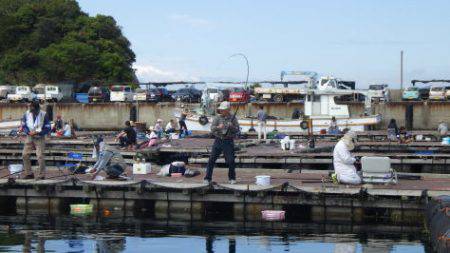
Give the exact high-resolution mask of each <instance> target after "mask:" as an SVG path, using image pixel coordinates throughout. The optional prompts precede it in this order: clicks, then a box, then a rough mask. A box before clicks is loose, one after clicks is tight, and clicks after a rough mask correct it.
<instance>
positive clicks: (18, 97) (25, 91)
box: [6, 85, 36, 102]
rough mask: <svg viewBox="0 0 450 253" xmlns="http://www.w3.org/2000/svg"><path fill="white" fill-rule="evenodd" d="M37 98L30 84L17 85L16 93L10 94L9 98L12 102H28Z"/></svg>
mask: <svg viewBox="0 0 450 253" xmlns="http://www.w3.org/2000/svg"><path fill="white" fill-rule="evenodd" d="M35 98H36V94H34V93H33V92H32V90H31V88H30V87H29V86H25V85H21V86H17V87H16V90H15V92H14V94H8V96H7V98H6V99H7V100H8V101H10V102H28V101H31V100H33V99H35Z"/></svg>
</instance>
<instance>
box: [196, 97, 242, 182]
mask: <svg viewBox="0 0 450 253" xmlns="http://www.w3.org/2000/svg"><path fill="white" fill-rule="evenodd" d="M217 113H218V115H217V116H215V117H214V120H213V121H212V123H211V133H212V135H213V136H214V138H215V140H214V144H213V146H212V151H211V155H210V157H209V161H208V165H207V167H206V176H205V178H204V182H205V183H208V184H209V183H210V182H211V180H212V175H213V170H214V165H215V163H216V160H217V158H218V157H219V156H220V154H221V153H222V152H223V155H224V156H225V162H226V163H227V165H228V179H229V182H230V184H235V183H236V173H235V163H234V139H235V138H236V137H237V135H238V133H239V123H238V121H237V119H236V117H235V115H231V112H230V102H227V101H224V102H222V103H220V105H219V107H218V108H217Z"/></svg>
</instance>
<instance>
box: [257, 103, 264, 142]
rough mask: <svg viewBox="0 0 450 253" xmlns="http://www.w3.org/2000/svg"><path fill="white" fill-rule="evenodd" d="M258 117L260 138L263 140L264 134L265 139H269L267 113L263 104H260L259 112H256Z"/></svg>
mask: <svg viewBox="0 0 450 253" xmlns="http://www.w3.org/2000/svg"><path fill="white" fill-rule="evenodd" d="M256 118H257V119H258V140H261V137H263V134H264V139H263V140H266V139H267V127H266V122H267V113H266V112H265V111H264V108H263V106H262V105H260V106H259V110H258V113H257V114H256Z"/></svg>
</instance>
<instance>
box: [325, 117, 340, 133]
mask: <svg viewBox="0 0 450 253" xmlns="http://www.w3.org/2000/svg"><path fill="white" fill-rule="evenodd" d="M328 133H329V134H340V133H341V131H340V130H339V127H338V125H337V121H336V117H334V116H333V117H331V121H330V126H329V127H328Z"/></svg>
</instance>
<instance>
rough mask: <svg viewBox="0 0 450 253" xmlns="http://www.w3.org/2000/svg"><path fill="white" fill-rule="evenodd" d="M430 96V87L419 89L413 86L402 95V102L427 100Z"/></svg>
mask: <svg viewBox="0 0 450 253" xmlns="http://www.w3.org/2000/svg"><path fill="white" fill-rule="evenodd" d="M429 94H430V88H429V87H422V88H419V87H417V86H411V87H408V88H406V89H405V90H404V91H403V94H402V100H405V101H406V100H417V101H419V100H426V99H428V97H429Z"/></svg>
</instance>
